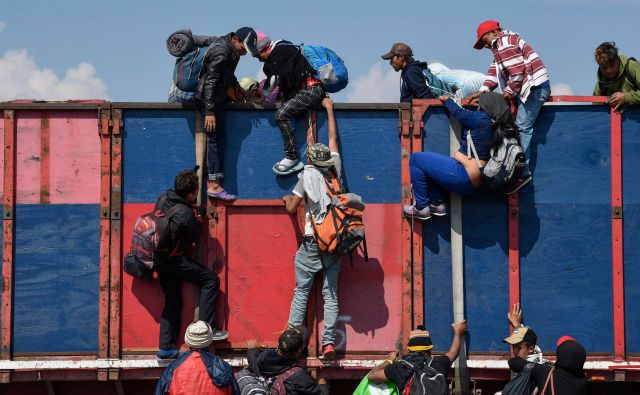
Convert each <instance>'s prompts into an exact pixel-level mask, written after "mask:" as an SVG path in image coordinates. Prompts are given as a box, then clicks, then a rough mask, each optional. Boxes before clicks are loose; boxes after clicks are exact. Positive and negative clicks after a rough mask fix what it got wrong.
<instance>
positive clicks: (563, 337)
mask: <svg viewBox="0 0 640 395" xmlns="http://www.w3.org/2000/svg"><path fill="white" fill-rule="evenodd" d="M568 341H572V342H574V341H576V339H574V338H573V337H571V336H562V337H561V338H559V339H558V341H557V342H556V345H557V346H558V347H560V345H561V344H562V343H564V342H568Z"/></svg>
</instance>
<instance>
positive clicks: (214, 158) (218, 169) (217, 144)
mask: <svg viewBox="0 0 640 395" xmlns="http://www.w3.org/2000/svg"><path fill="white" fill-rule="evenodd" d="M225 134H226V131H225V112H224V104H222V105H220V107H219V109H218V110H217V111H216V130H215V131H214V132H208V134H207V168H208V170H209V177H208V180H209V182H208V186H207V192H208V195H209V196H210V197H212V198H214V199H220V200H226V201H231V200H235V198H236V196H235V195H231V194H230V193H228V192H226V191H225V190H224V188H222V179H223V178H224V170H223V169H224V154H225V144H224V140H225Z"/></svg>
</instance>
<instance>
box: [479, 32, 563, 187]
mask: <svg viewBox="0 0 640 395" xmlns="http://www.w3.org/2000/svg"><path fill="white" fill-rule="evenodd" d="M473 47H474V48H475V49H482V48H487V49H490V50H491V52H492V53H493V62H492V63H491V66H489V71H488V72H487V78H486V79H485V81H484V85H483V86H482V88H480V90H479V91H478V92H476V93H474V94H473V95H471V96H469V97H467V99H469V100H475V99H477V98H478V97H480V95H482V94H483V93H485V92H489V91H493V90H494V89H496V88H498V87H500V88H501V89H502V96H504V98H505V99H507V100H508V101H509V102H510V103H513V104H515V105H516V106H517V108H518V111H517V114H516V125H517V126H518V128H519V129H520V142H521V144H522V148H523V149H524V151H525V155H526V157H527V163H528V160H529V158H530V150H529V144H530V143H531V136H532V135H533V125H534V124H535V122H536V118H537V117H538V113H539V112H540V109H542V105H543V104H544V102H545V101H546V100H547V99H548V98H549V96H551V85H550V84H549V74H548V73H547V69H546V68H545V66H544V63H542V59H540V56H538V54H537V53H536V52H535V51H534V50H533V48H532V47H531V45H529V43H527V42H526V41H524V40H523V39H522V38H521V37H520V36H519V35H518V33H514V32H512V31H510V30H503V29H502V28H501V27H500V24H499V23H498V22H497V21H484V22H482V23H481V24H480V25H478V30H477V36H476V42H475V44H474V45H473ZM529 181H531V173H530V171H529V167H528V165H527V167H526V168H525V171H524V174H523V175H522V178H521V180H520V183H521V184H522V185H524V184H526V183H528V182H529Z"/></svg>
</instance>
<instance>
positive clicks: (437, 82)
mask: <svg viewBox="0 0 640 395" xmlns="http://www.w3.org/2000/svg"><path fill="white" fill-rule="evenodd" d="M422 74H424V78H425V80H426V81H427V86H428V87H429V89H431V96H432V98H433V99H437V98H438V96H440V95H446V94H453V93H454V92H452V90H451V88H450V87H449V86H448V85H447V84H445V83H444V82H442V80H441V79H440V78H438V77H436V76H435V75H434V74H433V73H432V72H431V70H429V68H428V67H425V68H424V69H422Z"/></svg>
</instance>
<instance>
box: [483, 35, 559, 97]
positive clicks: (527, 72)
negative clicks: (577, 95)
mask: <svg viewBox="0 0 640 395" xmlns="http://www.w3.org/2000/svg"><path fill="white" fill-rule="evenodd" d="M491 52H493V57H494V60H493V63H491V66H490V67H489V71H488V72H487V77H486V79H485V81H484V84H483V86H482V88H480V90H481V91H485V92H488V91H492V90H494V89H496V88H497V87H498V86H500V87H501V88H502V90H503V91H504V92H509V93H511V94H512V95H514V96H519V97H520V100H522V101H523V102H525V101H527V97H529V92H530V91H531V88H532V87H534V86H539V85H541V84H543V83H544V82H545V81H549V74H548V73H547V69H546V68H545V67H544V64H543V63H542V60H541V59H540V57H539V56H538V54H537V53H536V52H535V51H534V50H533V48H532V47H531V45H529V44H528V43H527V42H526V41H524V40H523V39H522V38H520V36H519V35H518V33H514V32H512V31H509V30H503V31H501V32H500V34H499V35H498V36H497V37H496V38H495V39H494V40H493V42H492V43H491ZM498 71H499V72H500V74H498ZM505 82H506V86H504V85H505V84H504V83H505Z"/></svg>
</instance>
